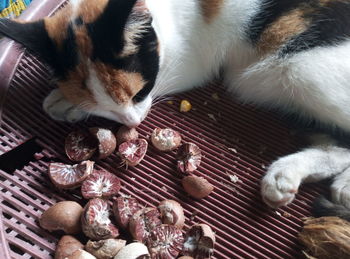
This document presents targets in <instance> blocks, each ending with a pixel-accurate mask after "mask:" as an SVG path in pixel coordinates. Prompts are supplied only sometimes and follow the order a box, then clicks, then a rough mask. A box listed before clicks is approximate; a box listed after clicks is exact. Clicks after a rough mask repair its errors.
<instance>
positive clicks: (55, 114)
mask: <svg viewBox="0 0 350 259" xmlns="http://www.w3.org/2000/svg"><path fill="white" fill-rule="evenodd" d="M43 109H44V111H45V112H46V113H47V114H48V115H49V116H50V117H51V118H53V119H54V120H58V121H67V122H77V121H80V120H82V119H84V118H86V113H85V112H84V111H82V110H80V109H78V108H76V106H74V105H73V104H72V103H70V102H68V101H67V100H66V99H65V98H64V96H63V95H62V93H61V91H60V90H59V89H55V90H52V91H51V93H50V94H49V95H48V96H47V97H46V98H45V100H44V103H43Z"/></svg>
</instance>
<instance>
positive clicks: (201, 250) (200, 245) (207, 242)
mask: <svg viewBox="0 0 350 259" xmlns="http://www.w3.org/2000/svg"><path fill="white" fill-rule="evenodd" d="M214 245H215V233H214V232H213V230H212V229H211V227H209V226H208V225H206V224H197V225H194V226H192V227H191V228H190V230H189V231H188V232H187V233H186V238H185V242H184V245H183V250H182V254H184V255H187V256H192V257H194V258H198V259H206V258H211V256H212V254H213V253H214Z"/></svg>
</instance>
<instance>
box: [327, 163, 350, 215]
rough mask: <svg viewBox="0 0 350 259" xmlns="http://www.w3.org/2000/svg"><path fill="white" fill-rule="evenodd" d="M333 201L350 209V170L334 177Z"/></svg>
mask: <svg viewBox="0 0 350 259" xmlns="http://www.w3.org/2000/svg"><path fill="white" fill-rule="evenodd" d="M331 195H332V201H333V202H335V203H338V204H341V205H344V206H345V207H347V208H349V209H350V170H349V169H347V170H346V171H344V172H343V173H341V174H339V175H338V176H337V177H335V178H334V181H333V183H332V185H331Z"/></svg>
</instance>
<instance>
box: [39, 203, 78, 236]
mask: <svg viewBox="0 0 350 259" xmlns="http://www.w3.org/2000/svg"><path fill="white" fill-rule="evenodd" d="M82 212H83V208H82V207H81V206H80V204H79V203H77V202H75V201H61V202H58V203H56V204H55V205H53V206H52V207H50V208H49V209H48V210H46V211H45V212H44V213H43V214H42V215H41V217H40V219H39V224H40V226H41V227H42V228H44V229H46V230H48V231H50V232H51V231H56V230H63V231H64V232H65V233H66V234H72V235H74V234H78V233H79V232H80V231H81V225H80V217H81V215H82Z"/></svg>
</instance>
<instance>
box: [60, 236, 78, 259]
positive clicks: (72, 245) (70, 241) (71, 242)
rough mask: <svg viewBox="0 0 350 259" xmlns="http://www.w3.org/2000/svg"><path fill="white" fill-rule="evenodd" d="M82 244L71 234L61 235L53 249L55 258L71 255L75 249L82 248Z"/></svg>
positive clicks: (61, 258)
mask: <svg viewBox="0 0 350 259" xmlns="http://www.w3.org/2000/svg"><path fill="white" fill-rule="evenodd" d="M83 248H84V245H83V244H82V243H80V241H79V240H78V239H76V238H75V237H73V236H70V235H66V236H63V237H62V238H61V239H60V240H59V241H58V244H57V247H56V251H55V259H65V258H66V257H68V256H70V255H72V254H73V253H74V252H75V251H77V250H79V249H83Z"/></svg>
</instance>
